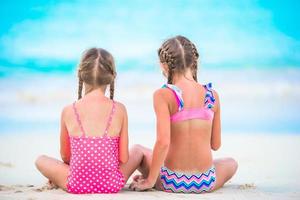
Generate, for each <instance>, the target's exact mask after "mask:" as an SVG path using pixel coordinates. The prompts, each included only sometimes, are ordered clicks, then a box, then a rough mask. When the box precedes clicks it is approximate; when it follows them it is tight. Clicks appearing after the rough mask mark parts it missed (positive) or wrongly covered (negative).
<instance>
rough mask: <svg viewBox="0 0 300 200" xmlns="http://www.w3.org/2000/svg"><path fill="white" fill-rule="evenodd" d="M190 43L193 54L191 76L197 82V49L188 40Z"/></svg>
mask: <svg viewBox="0 0 300 200" xmlns="http://www.w3.org/2000/svg"><path fill="white" fill-rule="evenodd" d="M190 44H191V48H192V55H193V66H192V70H193V78H194V80H195V81H196V82H198V80H197V70H198V58H199V54H198V51H197V48H196V46H195V45H194V43H192V42H191V41H190Z"/></svg>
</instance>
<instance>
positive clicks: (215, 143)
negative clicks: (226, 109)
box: [211, 91, 221, 151]
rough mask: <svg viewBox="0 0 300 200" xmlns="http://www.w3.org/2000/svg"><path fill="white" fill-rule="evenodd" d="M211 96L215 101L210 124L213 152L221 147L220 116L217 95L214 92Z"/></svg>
mask: <svg viewBox="0 0 300 200" xmlns="http://www.w3.org/2000/svg"><path fill="white" fill-rule="evenodd" d="M213 95H214V97H215V99H216V101H215V105H214V112H215V114H214V119H213V124H212V133H211V148H212V149H213V150H215V151H216V150H218V149H219V148H220V146H221V115H220V112H221V111H220V100H219V95H218V93H217V92H216V91H213Z"/></svg>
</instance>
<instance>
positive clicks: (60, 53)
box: [0, 0, 300, 134]
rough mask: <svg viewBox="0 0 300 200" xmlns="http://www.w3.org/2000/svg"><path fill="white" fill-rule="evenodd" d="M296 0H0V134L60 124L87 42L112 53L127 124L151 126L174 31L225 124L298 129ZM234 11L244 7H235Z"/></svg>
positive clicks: (246, 129)
mask: <svg viewBox="0 0 300 200" xmlns="http://www.w3.org/2000/svg"><path fill="white" fill-rule="evenodd" d="M297 4H298V3H295V2H294V1H286V2H285V3H284V4H282V3H279V2H277V1H271V2H267V1H251V0H243V1H226V2H220V1H206V0H200V1H194V0H188V1H169V0H167V1H139V0H134V1H130V2H126V3H124V2H123V1H80V0H78V1H68V0H65V1H46V0H42V1H33V0H30V1H26V2H23V3H22V2H19V1H9V2H1V3H0V19H4V20H1V26H0V48H1V51H0V91H1V93H0V134H11V133H15V134H26V133H30V132H47V133H58V127H59V116H60V112H61V109H62V108H63V106H65V105H66V104H69V103H71V102H72V101H74V100H75V99H76V94H77V91H76V90H77V81H76V65H77V63H78V61H79V60H80V56H81V54H82V52H83V51H84V50H85V49H87V48H89V47H93V46H97V47H102V48H105V49H107V50H109V51H110V52H111V53H112V54H113V55H114V57H115V60H116V64H117V69H118V78H117V90H116V98H117V100H119V101H121V102H123V103H124V104H125V105H126V106H127V107H128V113H129V120H130V121H129V123H130V127H129V128H130V131H131V132H132V133H135V134H141V133H145V132H147V134H154V131H155V128H154V127H155V117H154V112H153V109H152V94H153V92H154V91H155V89H157V88H159V87H160V86H161V85H162V84H163V83H164V82H165V80H164V79H163V77H162V75H161V72H160V71H159V67H158V60H157V49H158V48H159V46H160V45H161V43H162V42H163V41H164V40H165V39H167V38H169V37H172V36H176V35H184V36H186V37H188V38H189V39H191V40H192V41H193V42H194V43H195V44H196V46H197V48H198V50H199V52H200V62H199V63H200V70H199V73H198V75H199V80H200V82H201V83H207V82H212V83H213V87H214V88H215V89H216V90H217V91H218V93H219V95H220V97H221V103H222V127H223V131H224V132H225V133H237V134H241V133H243V134H255V133H276V134H285V133H293V134H299V133H300V114H299V113H300V104H299V102H300V33H299V29H298V28H297V27H296V26H295V24H297V22H298V21H297V19H299V14H298V12H297V9H296V8H297V7H298V6H297ZM241 11H242V12H241Z"/></svg>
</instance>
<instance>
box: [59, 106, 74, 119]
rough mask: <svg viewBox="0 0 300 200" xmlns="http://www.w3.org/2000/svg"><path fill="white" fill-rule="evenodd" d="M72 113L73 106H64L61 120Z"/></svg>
mask: <svg viewBox="0 0 300 200" xmlns="http://www.w3.org/2000/svg"><path fill="white" fill-rule="evenodd" d="M72 113H73V104H69V105H66V106H65V107H63V109H62V112H61V118H62V119H66V118H67V117H69V116H70V115H71V114H72Z"/></svg>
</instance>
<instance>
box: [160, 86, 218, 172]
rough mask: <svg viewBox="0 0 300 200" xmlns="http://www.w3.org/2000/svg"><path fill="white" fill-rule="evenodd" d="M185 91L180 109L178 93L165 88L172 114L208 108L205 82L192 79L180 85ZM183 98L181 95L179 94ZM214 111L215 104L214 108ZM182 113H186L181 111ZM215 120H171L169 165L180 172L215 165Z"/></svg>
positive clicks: (194, 170) (200, 169)
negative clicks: (213, 163) (212, 142)
mask: <svg viewBox="0 0 300 200" xmlns="http://www.w3.org/2000/svg"><path fill="white" fill-rule="evenodd" d="M177 88H178V89H179V90H181V91H182V96H181V98H182V102H184V103H183V104H184V105H183V108H182V110H181V111H179V109H180V108H178V100H177V99H176V98H178V97H176V94H175V93H174V92H173V91H171V90H170V89H169V88H168V89H165V90H167V91H165V92H166V93H168V94H167V95H166V97H167V101H168V102H169V103H168V104H169V110H170V116H171V118H172V116H174V115H175V114H176V113H177V112H183V111H187V112H191V110H193V109H198V108H204V107H205V98H206V94H207V90H206V89H205V87H203V86H202V85H199V84H197V83H194V82H193V83H190V84H189V85H186V84H182V85H177ZM179 98H180V97H179ZM211 110H212V111H213V113H214V112H215V108H211ZM180 114H182V113H180ZM212 129H213V120H207V119H201V118H196V117H193V118H192V119H184V120H176V121H175V120H174V121H172V122H171V135H170V146H169V151H168V154H167V157H166V159H165V165H166V167H168V168H170V169H172V170H174V171H178V172H189V173H191V172H193V173H197V172H204V171H206V170H207V169H208V168H210V167H211V166H212V153H211V139H212Z"/></svg>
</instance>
